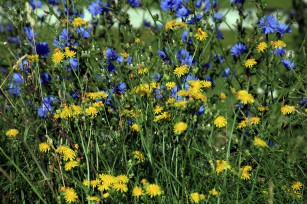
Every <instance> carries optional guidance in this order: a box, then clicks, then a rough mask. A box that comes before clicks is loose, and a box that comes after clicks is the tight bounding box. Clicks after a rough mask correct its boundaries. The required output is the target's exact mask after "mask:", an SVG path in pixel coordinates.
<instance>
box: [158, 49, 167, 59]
mask: <svg viewBox="0 0 307 204" xmlns="http://www.w3.org/2000/svg"><path fill="white" fill-rule="evenodd" d="M158 55H159V56H160V57H162V59H163V60H169V59H168V56H167V55H166V54H165V52H163V51H162V50H158Z"/></svg>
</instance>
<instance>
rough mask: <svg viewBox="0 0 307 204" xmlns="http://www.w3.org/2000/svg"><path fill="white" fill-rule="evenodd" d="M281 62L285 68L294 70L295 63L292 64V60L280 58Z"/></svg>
mask: <svg viewBox="0 0 307 204" xmlns="http://www.w3.org/2000/svg"><path fill="white" fill-rule="evenodd" d="M281 63H282V64H283V65H284V66H285V68H287V69H288V70H291V69H293V70H295V69H296V68H295V64H294V62H292V61H290V60H288V59H283V60H281Z"/></svg>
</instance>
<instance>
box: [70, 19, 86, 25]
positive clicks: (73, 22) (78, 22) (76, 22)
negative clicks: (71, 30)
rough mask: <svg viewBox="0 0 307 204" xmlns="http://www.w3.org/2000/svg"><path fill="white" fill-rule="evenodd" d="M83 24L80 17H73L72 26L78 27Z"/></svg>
mask: <svg viewBox="0 0 307 204" xmlns="http://www.w3.org/2000/svg"><path fill="white" fill-rule="evenodd" d="M83 24H85V21H84V20H83V19H82V18H80V17H77V18H74V20H73V21H72V25H73V26H74V27H80V26H82V25H83Z"/></svg>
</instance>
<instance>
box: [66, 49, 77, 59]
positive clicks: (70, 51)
mask: <svg viewBox="0 0 307 204" xmlns="http://www.w3.org/2000/svg"><path fill="white" fill-rule="evenodd" d="M65 55H66V57H69V58H72V57H74V56H75V55H76V52H74V51H72V50H69V47H65Z"/></svg>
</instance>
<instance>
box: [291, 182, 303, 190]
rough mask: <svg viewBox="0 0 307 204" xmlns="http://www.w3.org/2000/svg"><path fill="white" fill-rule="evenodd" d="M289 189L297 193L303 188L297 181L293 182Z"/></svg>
mask: <svg viewBox="0 0 307 204" xmlns="http://www.w3.org/2000/svg"><path fill="white" fill-rule="evenodd" d="M291 187H292V189H293V190H294V191H298V190H300V189H301V188H302V187H303V184H302V183H301V182H299V181H297V182H294V183H293V184H292V186H291Z"/></svg>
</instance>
